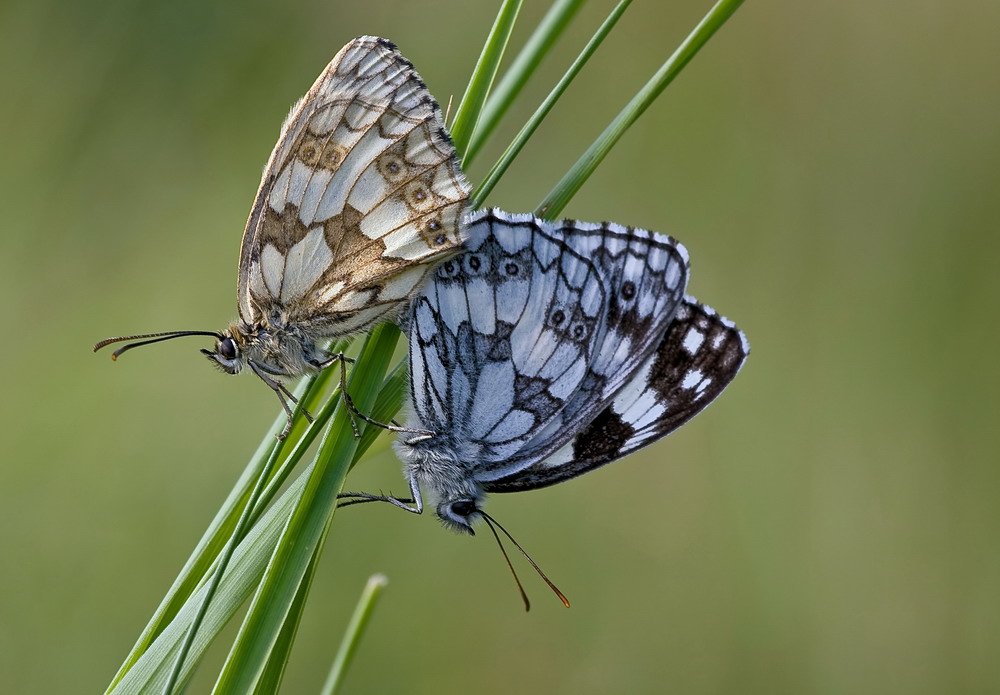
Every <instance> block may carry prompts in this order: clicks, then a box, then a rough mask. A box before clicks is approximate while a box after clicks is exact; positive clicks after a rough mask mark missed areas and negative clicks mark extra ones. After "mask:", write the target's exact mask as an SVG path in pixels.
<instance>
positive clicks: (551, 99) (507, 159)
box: [470, 0, 632, 208]
mask: <svg viewBox="0 0 1000 695" xmlns="http://www.w3.org/2000/svg"><path fill="white" fill-rule="evenodd" d="M630 4H632V0H621V2H619V3H618V4H617V5H616V6H615V8H614V9H613V10H612V11H611V14H609V15H608V17H607V19H605V20H604V23H603V24H601V26H600V28H598V30H597V33H595V34H594V36H593V37H591V39H590V41H588V42H587V45H586V46H585V47H584V49H583V51H581V52H580V55H578V56H577V57H576V60H574V61H573V64H572V65H570V66H569V69H568V70H567V71H566V74H564V75H563V76H562V78H561V79H560V80H559V82H558V83H557V84H556V86H555V87H554V88H553V89H552V91H551V92H549V95H548V96H547V97H545V101H543V102H542V104H541V106H539V107H538V109H537V110H536V111H535V113H534V114H532V116H531V118H529V119H528V122H527V123H525V124H524V127H523V128H521V132H519V133H518V134H517V135H516V136H515V137H514V141H513V142H511V143H510V145H509V146H508V147H507V149H506V150H504V153H503V154H502V155H501V156H500V159H499V160H497V163H496V164H494V165H493V168H492V169H490V171H489V173H488V174H487V175H486V178H485V179H483V182H482V183H480V184H479V186H478V187H477V188H476V190H475V191H474V192H473V193H472V207H474V208H478V207H479V206H480V205H482V204H483V201H484V200H486V196H488V195H489V194H490V191H492V190H493V188H494V186H496V185H497V183H498V182H499V181H500V178H501V177H502V176H503V175H504V174H505V173H507V169H508V168H509V167H510V165H511V164H512V163H513V161H514V159H515V158H516V157H517V155H518V154H520V152H521V150H522V149H523V148H524V146H525V145H526V144H527V143H528V140H529V139H530V138H531V136H532V135H534V133H535V130H537V129H538V126H539V125H541V123H542V121H543V120H545V117H546V116H547V115H548V113H549V111H551V110H552V107H553V106H555V104H556V102H557V101H559V98H560V97H561V96H562V95H563V92H565V91H566V88H567V87H569V85H570V83H571V82H573V79H574V78H575V77H576V76H577V74H578V73H579V72H580V70H581V69H583V66H584V65H586V64H587V61H588V60H590V57H591V56H592V55H594V51H596V50H597V48H598V46H600V45H601V42H603V41H604V37H606V36H607V35H608V33H609V32H610V31H611V30H612V29H613V28H614V26H615V24H617V23H618V20H619V19H620V18H621V16H622V14H624V12H625V10H626V9H627V8H628V6H629V5H630ZM512 69H513V68H512ZM497 92H498V93H499V88H498V89H497ZM491 101H492V99H491ZM487 109H489V105H488V104H487ZM484 118H485V116H484ZM476 133H477V135H478V133H479V131H476ZM473 147H474V144H473V145H470V153H471V152H472V151H473V150H472V149H471V148H473Z"/></svg>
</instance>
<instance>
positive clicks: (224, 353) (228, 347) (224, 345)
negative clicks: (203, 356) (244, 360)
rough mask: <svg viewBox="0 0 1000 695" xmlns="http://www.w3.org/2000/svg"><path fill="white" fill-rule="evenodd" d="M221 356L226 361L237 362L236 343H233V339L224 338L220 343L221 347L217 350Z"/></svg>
mask: <svg viewBox="0 0 1000 695" xmlns="http://www.w3.org/2000/svg"><path fill="white" fill-rule="evenodd" d="M217 350H218V352H219V356H220V357H222V359H225V360H235V359H236V354H237V350H236V343H234V342H233V339H232V338H223V339H222V340H220V341H219V347H218V348H217Z"/></svg>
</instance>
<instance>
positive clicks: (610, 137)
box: [535, 0, 743, 220]
mask: <svg viewBox="0 0 1000 695" xmlns="http://www.w3.org/2000/svg"><path fill="white" fill-rule="evenodd" d="M742 4H743V0H719V2H717V3H716V4H715V6H714V7H713V8H712V9H711V10H709V12H708V14H707V15H705V17H704V19H702V20H701V22H699V23H698V26H697V27H695V29H694V31H692V32H691V33H690V34H689V35H688V37H687V38H686V39H685V40H684V42H683V43H682V44H681V45H680V47H679V48H678V49H677V50H676V51H675V52H674V54H673V55H672V56H670V58H668V59H667V61H666V62H665V63H664V64H663V65H662V66H661V67H660V69H659V70H657V71H656V74H654V75H653V77H651V78H650V80H649V82H647V83H646V84H645V85H644V86H643V87H642V89H640V90H639V92H638V93H637V94H636V95H635V96H634V97H632V99H631V101H629V103H628V104H627V105H626V106H625V108H623V109H622V110H621V112H620V113H619V114H618V115H617V116H616V117H615V119H614V120H613V121H611V123H610V124H609V125H608V127H607V128H605V130H604V132H603V133H601V134H600V135H599V136H598V138H597V139H596V140H595V141H594V142H593V144H591V146H590V147H588V148H587V151H586V152H584V153H583V156H582V157H580V159H579V160H577V162H576V164H574V165H573V167H572V168H571V169H570V170H569V171H568V172H566V175H565V176H563V178H562V179H561V180H560V181H559V183H557V184H556V186H555V188H553V189H552V191H550V192H549V194H548V195H547V196H545V198H544V200H542V202H541V203H539V205H538V207H537V208H536V209H535V214H537V215H539V216H540V217H544V218H546V219H550V220H551V219H555V218H556V217H558V216H559V214H560V213H561V212H562V211H563V208H565V207H566V204H567V203H568V202H569V201H570V199H571V198H572V197H573V196H574V195H576V192H577V191H579V190H580V187H581V186H583V184H584V182H586V180H587V179H588V178H590V175H591V174H593V173H594V170H595V169H597V165H598V164H600V163H601V162H602V161H603V160H604V158H605V157H606V156H607V155H608V152H610V151H611V148H612V147H614V146H615V144H616V143H617V142H618V140H620V139H621V137H622V135H624V134H625V131H627V130H628V129H629V127H630V126H631V125H632V124H633V123H635V121H636V120H637V119H638V118H639V116H641V115H642V114H643V113H644V112H645V111H646V109H648V108H649V106H650V104H652V103H653V102H654V101H656V98H657V97H658V96H660V94H661V93H662V92H663V90H664V89H666V87H667V85H668V84H670V83H671V82H672V81H673V80H674V78H675V77H677V75H678V74H679V73H680V71H681V70H683V69H684V66H685V65H687V64H688V63H689V62H690V61H691V59H692V58H694V56H695V54H697V53H698V51H699V50H701V48H702V46H704V45H705V43H707V42H708V40H709V39H710V38H712V36H713V35H714V34H715V32H717V31H718V30H719V29H720V28H721V27H722V25H723V24H725V23H726V20H728V19H729V18H730V17H731V16H732V15H733V13H734V12H736V10H737V9H738V8H739V6H740V5H742Z"/></svg>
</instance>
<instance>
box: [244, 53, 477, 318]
mask: <svg viewBox="0 0 1000 695" xmlns="http://www.w3.org/2000/svg"><path fill="white" fill-rule="evenodd" d="M469 190H470V189H469V184H468V183H467V182H466V180H465V177H464V176H463V175H462V171H461V169H460V167H459V163H458V160H457V157H456V156H455V150H454V148H453V147H452V144H451V140H450V139H449V137H448V134H447V132H446V131H445V128H444V123H443V122H442V118H441V112H440V109H439V108H438V106H437V103H436V102H435V101H434V99H433V98H432V97H431V96H430V94H429V93H428V91H427V88H426V85H425V84H424V82H423V80H421V79H420V76H419V75H417V73H416V71H415V70H414V69H413V65H412V64H411V63H410V62H409V61H408V60H407V59H406V58H404V57H403V56H402V55H400V53H399V52H398V51H397V50H396V47H395V46H394V45H393V44H392V43H390V42H389V41H386V40H385V39H380V38H375V37H370V36H365V37H361V38H358V39H355V40H354V41H352V42H351V43H349V44H347V46H345V47H344V48H343V49H342V50H341V51H340V52H339V53H338V54H337V55H336V57H334V59H333V60H332V61H331V62H330V64H329V65H328V66H327V67H326V69H325V70H324V71H323V74H321V75H320V76H319V79H317V80H316V83H315V84H314V85H313V86H312V88H311V89H310V90H309V92H308V93H307V94H306V95H305V97H303V98H302V100H301V101H299V103H298V104H296V105H295V107H294V108H293V109H292V112H291V114H290V115H289V117H288V119H287V120H286V122H285V124H284V126H283V127H282V131H281V135H280V137H279V138H278V143H277V145H275V148H274V152H273V153H272V154H271V159H270V161H269V162H268V164H267V167H266V168H265V170H264V176H263V178H262V180H261V185H260V190H259V191H258V192H257V198H256V200H255V202H254V206H253V210H252V211H251V213H250V219H249V220H248V221H247V228H246V232H245V233H244V236H243V247H242V250H241V257H240V271H239V287H238V294H239V308H240V316H241V318H242V319H243V320H244V321H246V322H248V323H251V324H254V323H260V322H262V321H265V320H267V319H268V318H269V317H272V316H274V315H276V314H280V315H281V316H282V317H283V320H284V321H286V322H288V323H291V324H295V325H298V326H300V327H301V328H303V329H304V330H307V331H309V332H311V333H313V334H315V335H316V336H317V337H318V336H327V337H333V336H339V335H347V334H350V333H355V332H358V331H361V330H364V329H365V328H367V327H368V326H370V325H371V324H373V323H375V322H377V321H378V320H379V319H381V318H383V317H384V316H385V315H386V314H388V313H390V312H393V311H395V310H398V309H399V308H400V307H401V306H402V304H403V303H404V302H405V301H406V300H407V299H408V298H409V297H410V296H411V295H412V294H413V292H414V291H415V290H416V288H417V286H418V285H419V283H420V281H421V280H422V279H423V277H424V275H425V274H426V272H427V270H428V269H429V268H430V265H432V264H433V263H435V262H436V261H437V260H439V259H440V258H442V257H443V256H445V255H447V254H449V253H450V252H453V251H455V250H456V249H457V248H458V247H459V246H460V245H461V244H462V241H463V227H462V225H461V220H462V215H463V213H464V211H465V208H466V202H465V201H466V198H467V197H468V195H469Z"/></svg>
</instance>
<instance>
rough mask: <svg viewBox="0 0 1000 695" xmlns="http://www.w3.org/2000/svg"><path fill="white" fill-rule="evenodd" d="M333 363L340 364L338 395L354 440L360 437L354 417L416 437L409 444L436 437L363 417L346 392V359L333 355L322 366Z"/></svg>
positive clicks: (432, 433)
mask: <svg viewBox="0 0 1000 695" xmlns="http://www.w3.org/2000/svg"><path fill="white" fill-rule="evenodd" d="M334 361H339V362H340V394H341V396H342V397H343V399H344V404H345V405H346V406H347V412H348V414H349V415H350V416H351V427H353V428H354V437H355V438H360V437H361V431H360V429H358V424H357V422H356V421H355V417H357V418H359V419H361V420H363V421H365V422H367V423H368V424H369V425H375V426H376V427H381V428H382V429H384V430H388V431H390V432H405V433H408V434H414V435H416V436H415V437H413V438H412V439H411V440H409V442H408V443H411V442H413V441H418V442H421V441H424V440H425V439H430V438H431V437H434V436H435V435H436V433H435V432H431V431H430V430H420V429H413V428H411V427H400V426H399V425H395V424H392V425H387V424H385V423H384V422H379V421H378V420H373V419H372V418H370V417H368V416H367V415H365V414H364V413H362V412H361V411H360V410H358V409H357V408H356V407H355V405H354V401H353V400H352V399H351V394H350V393H348V392H347V361H348V358H346V357H345V356H344V355H343V353H341V354H338V355H334V356H333V357H332V358H330V359H329V360H326V361H325V362H323V363H322V364H323V365H324V366H328V365H330V364H332V363H333V362H334Z"/></svg>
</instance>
